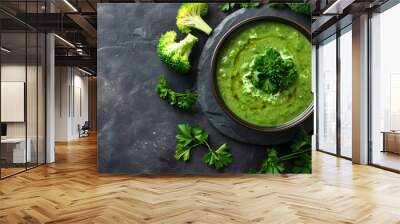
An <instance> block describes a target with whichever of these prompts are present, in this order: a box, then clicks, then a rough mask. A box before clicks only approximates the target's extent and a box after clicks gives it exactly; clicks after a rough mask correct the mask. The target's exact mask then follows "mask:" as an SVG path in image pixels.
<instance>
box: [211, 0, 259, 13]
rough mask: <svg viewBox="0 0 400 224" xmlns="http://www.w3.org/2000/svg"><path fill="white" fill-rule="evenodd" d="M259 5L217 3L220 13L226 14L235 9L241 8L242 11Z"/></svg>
mask: <svg viewBox="0 0 400 224" xmlns="http://www.w3.org/2000/svg"><path fill="white" fill-rule="evenodd" d="M260 5H261V4H260V3H229V2H227V3H219V4H218V8H219V10H220V11H222V12H228V11H231V10H233V9H235V8H236V7H239V8H242V9H247V8H257V7H259V6H260Z"/></svg>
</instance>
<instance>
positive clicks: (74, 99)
mask: <svg viewBox="0 0 400 224" xmlns="http://www.w3.org/2000/svg"><path fill="white" fill-rule="evenodd" d="M55 73H56V82H55V123H56V127H55V128H56V131H55V140H56V141H70V140H73V139H77V138H78V137H79V132H78V125H83V124H84V123H85V121H87V120H88V105H89V104H88V77H87V76H84V74H83V73H82V72H80V71H79V70H78V69H76V68H72V67H56V72H55ZM80 107H81V108H80Z"/></svg>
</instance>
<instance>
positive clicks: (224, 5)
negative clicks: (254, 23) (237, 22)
mask: <svg viewBox="0 0 400 224" xmlns="http://www.w3.org/2000/svg"><path fill="white" fill-rule="evenodd" d="M218 8H219V10H220V11H222V12H227V11H230V10H232V9H233V8H235V3H219V4H218Z"/></svg>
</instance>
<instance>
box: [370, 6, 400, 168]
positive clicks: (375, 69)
mask: <svg viewBox="0 0 400 224" xmlns="http://www.w3.org/2000/svg"><path fill="white" fill-rule="evenodd" d="M399 21H400V4H398V5H396V6H394V7H392V8H390V9H388V10H386V11H384V12H382V13H379V14H374V15H373V17H372V18H371V35H372V36H371V97H370V104H371V106H370V108H371V111H370V120H371V125H370V128H371V129H370V137H371V141H372V148H371V155H370V156H371V162H372V163H373V164H375V165H379V166H384V167H387V168H391V169H395V170H400V155H399V154H400V133H399V131H400V103H399V102H400V101H399V97H398V96H399V95H400V63H399V56H398V55H399V52H400V45H399V44H398V40H399V39H400V32H399V30H398V29H397V27H398V22H399Z"/></svg>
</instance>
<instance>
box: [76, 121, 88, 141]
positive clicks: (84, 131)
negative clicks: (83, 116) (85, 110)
mask: <svg viewBox="0 0 400 224" xmlns="http://www.w3.org/2000/svg"><path fill="white" fill-rule="evenodd" d="M89 129H90V124H89V121H85V123H84V124H83V125H82V127H80V125H78V130H79V138H81V137H87V136H89Z"/></svg>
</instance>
